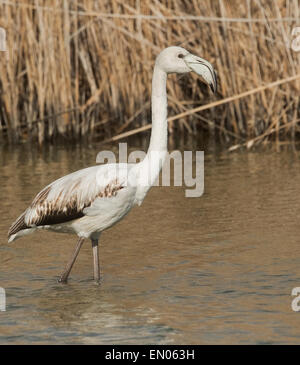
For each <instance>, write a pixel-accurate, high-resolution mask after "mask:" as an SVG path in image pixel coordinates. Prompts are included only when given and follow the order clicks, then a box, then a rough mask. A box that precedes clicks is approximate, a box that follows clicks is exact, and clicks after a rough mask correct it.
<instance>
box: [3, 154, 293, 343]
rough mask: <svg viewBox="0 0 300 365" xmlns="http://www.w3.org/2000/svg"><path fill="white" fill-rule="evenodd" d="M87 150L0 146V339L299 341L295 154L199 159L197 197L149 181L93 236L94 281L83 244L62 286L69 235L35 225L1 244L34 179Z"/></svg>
mask: <svg viewBox="0 0 300 365" xmlns="http://www.w3.org/2000/svg"><path fill="white" fill-rule="evenodd" d="M96 154H97V149H96V150H95V149H93V148H85V149H84V148H80V147H76V148H74V149H71V148H68V147H66V148H60V149H58V150H57V149H55V148H51V147H49V148H48V149H46V150H44V151H42V152H40V153H38V152H37V151H36V150H32V151H31V150H29V149H28V148H25V147H20V148H17V149H15V150H10V151H9V150H6V149H2V150H1V153H0V163H1V166H2V167H1V171H0V184H1V190H0V201H1V206H0V217H1V221H0V287H3V288H5V290H6V296H7V298H6V299H7V308H6V312H0V343H1V344H29V343H31V344H58V343H59V344H265V343H267V344H279V343H280V344H296V343H299V336H300V324H299V313H296V312H293V311H292V309H291V301H292V299H293V297H292V296H291V291H292V289H293V288H294V287H297V286H300V244H299V243H300V242H299V240H300V239H299V237H300V225H299V210H300V205H299V198H298V197H299V189H300V188H299V186H300V185H299V182H300V161H299V153H298V152H296V153H293V152H291V151H289V150H283V151H281V153H276V152H274V151H269V152H266V151H265V152H264V153H262V152H260V153H258V152H254V153H253V152H252V153H232V154H228V153H221V154H206V157H205V194H204V195H203V196H202V197H201V198H190V199H187V198H185V195H184V189H185V188H184V187H169V188H168V187H160V188H153V189H152V190H151V191H150V193H149V195H148V196H147V198H146V200H145V201H144V203H143V205H142V206H141V207H139V208H138V207H136V208H134V210H132V211H131V213H130V214H129V215H128V216H127V217H126V218H125V219H124V220H123V221H121V222H120V223H119V224H118V225H117V226H115V227H113V228H112V229H110V230H108V231H106V232H105V233H104V234H103V235H102V237H101V250H100V258H101V270H102V274H103V280H102V285H101V286H100V287H98V286H96V285H95V284H94V283H93V281H92V273H93V267H92V251H91V245H90V242H88V241H86V243H85V244H84V246H83V248H82V251H81V252H80V254H79V257H78V260H77V261H76V263H75V266H74V268H73V271H72V272H71V276H70V280H69V283H68V284H67V285H61V284H58V283H57V281H56V280H57V278H58V276H59V274H60V273H61V271H62V269H63V268H64V266H65V264H66V261H67V260H68V259H69V256H70V255H71V253H72V251H73V248H74V246H75V244H76V238H75V237H74V236H69V235H64V234H55V233H49V232H38V233H35V234H34V235H31V236H28V237H24V238H23V239H20V240H17V241H16V242H15V243H13V244H10V245H8V244H7V243H6V242H7V238H6V232H7V230H8V227H9V225H10V223H11V222H12V221H13V220H14V219H15V218H16V217H17V216H18V215H19V214H20V213H21V212H22V211H23V209H24V208H26V206H27V205H28V204H29V203H30V201H31V199H32V198H33V197H34V195H35V194H36V193H37V192H38V191H39V190H40V189H41V188H42V187H43V186H45V185H46V184H47V183H49V182H50V181H52V180H54V179H56V178H58V177H60V176H62V175H65V174H67V173H69V172H71V171H74V170H76V169H79V168H82V167H86V166H89V165H92V164H94V161H95V158H96Z"/></svg>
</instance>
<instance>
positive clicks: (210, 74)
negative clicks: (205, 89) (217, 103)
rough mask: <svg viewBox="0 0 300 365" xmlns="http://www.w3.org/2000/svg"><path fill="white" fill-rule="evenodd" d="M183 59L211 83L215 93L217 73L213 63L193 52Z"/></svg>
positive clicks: (192, 69) (210, 85)
mask: <svg viewBox="0 0 300 365" xmlns="http://www.w3.org/2000/svg"><path fill="white" fill-rule="evenodd" d="M183 59H184V61H185V63H186V65H187V66H188V67H189V68H190V69H191V71H194V72H196V74H197V75H199V76H201V77H202V78H203V79H204V81H205V82H206V83H207V84H208V85H209V87H210V88H211V90H212V92H214V93H215V92H216V91H217V75H216V72H215V70H214V68H213V67H212V65H211V64H210V63H209V62H208V61H206V60H204V59H203V58H200V57H198V56H195V55H193V54H191V53H189V54H188V55H186V56H185V57H184V58H183Z"/></svg>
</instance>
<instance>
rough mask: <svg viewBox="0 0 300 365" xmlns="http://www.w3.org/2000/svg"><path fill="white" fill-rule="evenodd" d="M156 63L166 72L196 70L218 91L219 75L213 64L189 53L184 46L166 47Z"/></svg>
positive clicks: (214, 90) (212, 88)
mask: <svg viewBox="0 0 300 365" xmlns="http://www.w3.org/2000/svg"><path fill="white" fill-rule="evenodd" d="M156 65H157V66H158V67H159V68H161V69H162V70H163V71H165V72H166V73H187V72H191V71H194V72H195V73H196V74H197V75H199V76H201V77H202V79H203V80H204V81H205V82H206V83H207V84H208V85H209V86H210V88H211V90H212V91H213V92H216V91H217V76H216V72H215V70H214V68H213V66H212V65H211V64H210V63H209V62H208V61H206V60H204V59H203V58H201V57H198V56H195V55H193V54H191V53H189V52H188V51H187V50H186V49H184V48H182V47H168V48H165V49H164V50H163V51H162V52H160V54H159V55H158V56H157V58H156Z"/></svg>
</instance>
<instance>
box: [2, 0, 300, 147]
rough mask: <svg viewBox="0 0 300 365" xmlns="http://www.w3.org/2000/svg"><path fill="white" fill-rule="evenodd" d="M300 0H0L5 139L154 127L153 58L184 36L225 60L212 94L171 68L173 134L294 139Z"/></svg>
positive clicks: (234, 142) (250, 141)
mask: <svg viewBox="0 0 300 365" xmlns="http://www.w3.org/2000/svg"><path fill="white" fill-rule="evenodd" d="M299 5H300V4H299V1H298V0H290V1H272V0H255V1H250V0H243V1H235V0H230V1H226V0H219V1H210V0H204V1H203V0H201V1H200V0H189V1H185V0H160V1H157V0H128V1H123V0H109V1H108V0H101V1H100V0H99V1H94V0H73V1H67V0H44V1H42V0H40V1H39V0H32V1H29V0H24V1H21V0H18V1H6V0H0V27H2V28H3V29H5V31H6V35H7V39H6V44H7V51H6V52H0V135H2V140H3V141H7V142H9V143H16V142H20V141H29V142H32V141H38V143H39V144H43V143H44V142H46V141H57V140H58V139H59V137H63V138H64V139H70V140H73V139H80V138H83V137H85V136H88V137H89V138H93V139H95V138H96V139H97V140H100V141H108V140H118V139H121V138H125V137H127V136H128V135H130V134H134V133H141V132H143V131H144V130H147V129H149V126H150V125H149V123H150V121H151V120H150V103H149V100H150V94H151V76H152V68H153V63H154V59H155V57H156V55H157V53H158V52H159V51H160V50H161V49H163V48H164V47H166V46H169V45H180V46H183V47H185V48H187V49H188V50H190V51H191V52H193V53H195V54H197V55H200V56H202V57H203V58H206V59H208V60H209V61H210V62H211V63H212V64H213V65H214V66H215V68H216V70H217V72H218V78H219V90H218V93H217V95H212V94H211V93H210V92H209V91H208V89H207V87H205V86H203V85H202V83H200V81H199V79H198V78H197V77H196V76H194V75H191V76H189V77H186V76H184V77H182V76H177V75H172V76H171V77H170V79H169V81H168V94H169V115H170V120H169V131H170V134H171V136H175V135H176V136H177V137H178V136H184V135H185V134H199V133H208V135H209V136H210V138H214V139H217V140H218V141H220V143H229V144H230V145H231V146H232V149H234V148H237V147H239V146H244V145H245V146H247V147H248V148H250V147H252V146H253V145H256V144H258V143H261V142H266V141H270V140H274V141H277V142H278V141H281V140H290V141H295V140H297V139H298V138H299V136H300V133H299V132H300V124H299V122H300V110H299V109H300V108H299V107H300V102H299V95H300V52H297V51H295V50H293V48H292V43H291V42H292V41H294V42H295V39H293V38H292V34H291V33H292V30H293V29H294V28H295V27H297V26H298V27H300V6H299ZM298 76H299V77H298ZM244 94H245V95H244ZM224 100H225V101H224ZM132 131H133V132H132Z"/></svg>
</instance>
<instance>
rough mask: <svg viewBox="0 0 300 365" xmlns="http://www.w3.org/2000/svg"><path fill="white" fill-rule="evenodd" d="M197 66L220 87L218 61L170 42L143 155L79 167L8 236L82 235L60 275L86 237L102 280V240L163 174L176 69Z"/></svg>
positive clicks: (39, 198) (42, 195)
mask: <svg viewBox="0 0 300 365" xmlns="http://www.w3.org/2000/svg"><path fill="white" fill-rule="evenodd" d="M191 71H194V72H195V73H196V74H198V75H200V76H201V77H202V79H203V80H204V81H205V83H207V84H208V85H209V86H210V88H211V90H212V91H213V92H216V89H217V79H216V73H215V71H214V68H213V67H212V65H211V64H210V63H209V62H208V61H206V60H204V59H203V58H200V57H197V56H195V55H193V54H191V53H189V52H188V51H187V50H185V49H184V48H181V47H174V46H172V47H168V48H165V49H164V50H163V51H161V52H160V54H159V55H158V56H157V58H156V61H155V66H154V71H153V79H152V99H151V102H152V131H151V138H150V145H149V149H148V151H147V154H146V156H145V158H144V160H143V161H141V162H139V163H136V164H126V163H119V164H104V165H96V166H92V167H88V168H85V169H82V170H79V171H75V172H73V173H71V174H68V175H66V176H64V177H61V178H60V179H58V180H55V181H54V182H52V183H51V184H49V185H47V186H46V187H45V188H44V189H43V190H41V191H40V192H39V193H38V194H37V195H36V197H35V198H34V200H33V201H32V203H31V204H30V206H29V207H28V208H27V209H26V210H25V211H24V212H23V213H22V214H21V215H20V216H19V217H18V219H17V220H16V221H15V222H14V223H13V224H12V226H11V227H10V229H9V231H8V242H12V241H14V240H16V239H17V238H20V237H22V236H24V235H27V234H31V233H33V232H34V231H36V230H37V229H45V230H49V231H55V232H62V233H71V234H76V235H77V236H78V241H77V245H76V247H75V251H74V253H73V254H72V257H71V259H70V260H69V262H68V263H67V265H66V267H65V269H64V271H63V272H62V274H61V276H60V278H59V279H58V281H59V282H61V283H66V282H67V280H68V277H69V274H70V272H71V269H72V267H73V265H74V262H75V260H76V258H77V256H78V253H79V251H80V248H81V247H82V244H83V242H84V240H85V239H90V240H91V243H92V251H93V264H94V280H95V282H96V283H100V264H99V251H98V244H99V238H100V235H101V232H102V231H104V230H105V229H107V228H109V227H111V226H113V225H114V224H116V223H117V222H118V221H120V220H121V219H122V218H123V217H124V216H125V215H126V214H127V213H128V212H129V211H130V210H131V208H132V207H133V206H135V205H141V204H142V202H143V200H144V198H145V196H146V194H147V192H148V191H149V189H150V187H151V186H152V185H153V184H154V182H155V180H156V179H157V177H158V175H159V173H160V170H161V167H162V164H163V162H164V158H165V156H166V153H167V133H168V127H167V124H168V123H167V92H166V81H167V75H168V74H170V73H179V74H184V73H188V72H191Z"/></svg>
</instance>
